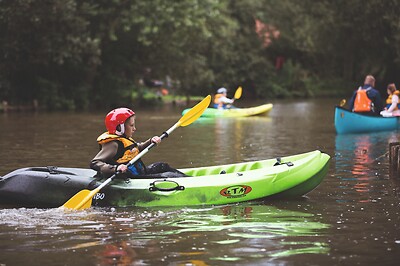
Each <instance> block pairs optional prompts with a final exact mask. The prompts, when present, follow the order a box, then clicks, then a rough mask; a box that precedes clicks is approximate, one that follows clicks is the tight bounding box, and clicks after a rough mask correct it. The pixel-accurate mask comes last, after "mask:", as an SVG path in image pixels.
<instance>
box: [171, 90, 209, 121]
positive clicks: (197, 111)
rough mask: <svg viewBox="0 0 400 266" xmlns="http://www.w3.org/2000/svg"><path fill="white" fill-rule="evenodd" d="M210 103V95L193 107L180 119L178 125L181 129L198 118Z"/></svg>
mask: <svg viewBox="0 0 400 266" xmlns="http://www.w3.org/2000/svg"><path fill="white" fill-rule="evenodd" d="M210 103H211V95H208V96H207V97H205V98H204V99H203V100H202V101H201V102H199V103H198V104H196V105H195V106H193V108H192V109H190V110H189V111H188V112H187V113H186V114H184V115H183V116H182V117H181V119H179V121H178V124H179V125H180V126H182V127H185V126H188V125H190V124H191V123H193V122H194V121H196V120H197V118H199V117H200V116H201V115H202V114H203V112H204V111H205V110H206V109H207V107H208V106H209V105H210Z"/></svg>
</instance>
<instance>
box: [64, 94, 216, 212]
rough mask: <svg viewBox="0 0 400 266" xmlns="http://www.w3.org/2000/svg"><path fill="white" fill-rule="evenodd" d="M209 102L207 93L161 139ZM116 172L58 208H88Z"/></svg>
mask: <svg viewBox="0 0 400 266" xmlns="http://www.w3.org/2000/svg"><path fill="white" fill-rule="evenodd" d="M210 102H211V96H210V95H208V96H207V97H205V98H204V99H203V100H202V101H201V102H199V103H198V104H196V105H195V106H193V108H192V109H190V111H189V112H187V113H186V114H185V115H183V116H182V117H181V119H179V121H178V122H176V123H175V125H173V126H172V127H171V128H169V129H168V130H167V131H166V132H164V133H163V134H162V135H161V139H164V138H165V137H167V136H168V135H169V134H170V133H171V132H172V131H174V130H175V129H176V128H177V127H180V126H182V127H185V126H188V125H190V124H191V123H193V122H194V121H196V120H197V118H199V117H200V116H201V115H202V114H203V112H204V111H205V110H206V109H207V107H208V106H209V105H210ZM155 145H156V144H154V143H152V144H150V145H149V146H148V147H146V148H145V149H143V150H142V151H141V152H140V153H139V154H138V155H137V156H136V157H135V158H133V159H132V160H130V161H129V163H128V165H132V164H133V163H135V162H136V161H137V160H139V159H140V158H141V157H142V156H143V155H145V154H146V153H147V152H148V151H149V150H150V149H151V148H153V147H155ZM115 176H116V174H114V175H112V176H111V177H109V178H108V179H107V180H106V181H104V182H103V183H102V184H101V185H100V186H98V187H97V188H96V189H94V190H91V191H90V190H88V189H84V190H81V191H79V192H78V193H76V194H75V195H74V196H73V197H72V198H70V199H69V200H68V201H67V202H66V203H64V205H63V206H61V207H60V208H64V209H72V210H83V209H87V208H90V206H92V199H93V196H94V195H96V194H97V193H98V192H99V191H100V190H101V189H102V188H104V187H105V186H107V185H108V184H109V183H111V181H113V179H114V178H115Z"/></svg>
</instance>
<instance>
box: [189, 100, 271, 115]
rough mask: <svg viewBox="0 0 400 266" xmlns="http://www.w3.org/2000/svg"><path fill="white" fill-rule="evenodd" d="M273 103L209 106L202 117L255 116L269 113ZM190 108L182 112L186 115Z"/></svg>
mask: <svg viewBox="0 0 400 266" xmlns="http://www.w3.org/2000/svg"><path fill="white" fill-rule="evenodd" d="M272 107H273V105H272V104H271V103H267V104H263V105H259V106H255V107H249V108H231V109H216V108H207V109H206V110H205V111H204V112H203V114H202V115H201V117H210V118H212V117H245V116H253V115H263V114H267V113H268V112H269V111H271V109H272ZM189 110H190V109H185V110H183V112H182V115H184V114H185V113H186V112H188V111H189Z"/></svg>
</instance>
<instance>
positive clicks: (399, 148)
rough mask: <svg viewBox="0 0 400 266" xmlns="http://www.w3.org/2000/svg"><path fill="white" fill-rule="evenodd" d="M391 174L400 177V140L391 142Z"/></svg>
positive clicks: (392, 176)
mask: <svg viewBox="0 0 400 266" xmlns="http://www.w3.org/2000/svg"><path fill="white" fill-rule="evenodd" d="M389 176H390V177H391V178H399V177H400V142H392V143H389Z"/></svg>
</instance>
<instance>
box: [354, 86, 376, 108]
mask: <svg viewBox="0 0 400 266" xmlns="http://www.w3.org/2000/svg"><path fill="white" fill-rule="evenodd" d="M370 89H371V87H369V88H368V89H366V90H364V89H362V88H361V87H360V88H358V90H357V95H356V98H355V100H354V107H353V112H370V111H372V109H373V103H372V101H371V99H370V98H368V94H367V92H368V91H369V90H370Z"/></svg>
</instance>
